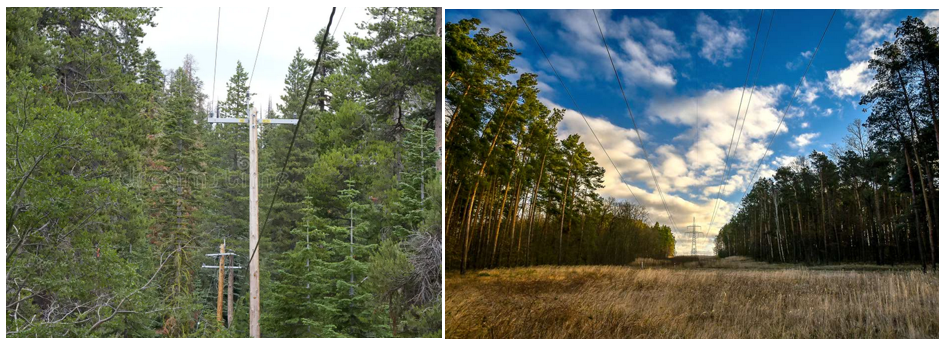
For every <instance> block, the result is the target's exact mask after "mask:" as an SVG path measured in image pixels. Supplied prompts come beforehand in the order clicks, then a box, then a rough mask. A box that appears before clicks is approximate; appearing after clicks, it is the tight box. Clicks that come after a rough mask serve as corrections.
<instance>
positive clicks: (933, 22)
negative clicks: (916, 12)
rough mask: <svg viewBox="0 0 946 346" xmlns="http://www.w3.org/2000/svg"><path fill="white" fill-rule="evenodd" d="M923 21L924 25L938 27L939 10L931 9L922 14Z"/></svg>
mask: <svg viewBox="0 0 946 346" xmlns="http://www.w3.org/2000/svg"><path fill="white" fill-rule="evenodd" d="M923 23H926V26H932V27H937V28H938V27H939V10H932V11H929V12H926V14H925V15H923Z"/></svg>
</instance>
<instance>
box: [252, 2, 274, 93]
mask: <svg viewBox="0 0 946 346" xmlns="http://www.w3.org/2000/svg"><path fill="white" fill-rule="evenodd" d="M268 21H269V7H267V8H266V18H264V19H263V30H262V31H260V33H259V45H257V46H256V57H255V58H253V71H251V72H250V83H249V84H247V85H249V86H253V75H254V74H256V61H257V60H259V51H260V48H261V47H263V34H265V33H266V22H268Z"/></svg>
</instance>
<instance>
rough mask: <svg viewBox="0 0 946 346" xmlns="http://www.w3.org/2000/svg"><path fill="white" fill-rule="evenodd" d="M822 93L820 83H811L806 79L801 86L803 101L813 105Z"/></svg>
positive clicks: (800, 91)
mask: <svg viewBox="0 0 946 346" xmlns="http://www.w3.org/2000/svg"><path fill="white" fill-rule="evenodd" d="M820 91H821V85H820V83H809V82H808V80H807V79H805V80H804V81H803V82H802V84H801V89H800V90H799V93H800V95H799V96H800V97H801V101H802V102H804V103H807V104H808V105H811V104H812V103H814V102H815V100H817V99H818V92H820Z"/></svg>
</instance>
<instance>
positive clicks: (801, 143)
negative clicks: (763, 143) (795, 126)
mask: <svg viewBox="0 0 946 346" xmlns="http://www.w3.org/2000/svg"><path fill="white" fill-rule="evenodd" d="M819 135H821V134H820V133H817V132H815V133H802V134H800V135H798V136H795V137H794V139H793V140H792V141H791V142H790V143H789V145H791V146H792V148H797V149H799V150H804V149H805V146H807V145H808V144H811V141H812V140H814V139H815V138H817V137H818V136H819Z"/></svg>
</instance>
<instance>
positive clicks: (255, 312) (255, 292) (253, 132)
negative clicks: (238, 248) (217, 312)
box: [207, 93, 299, 338]
mask: <svg viewBox="0 0 946 346" xmlns="http://www.w3.org/2000/svg"><path fill="white" fill-rule="evenodd" d="M246 96H247V100H249V98H250V95H249V93H247V95H246ZM256 116H257V112H256V110H255V109H251V105H249V104H247V106H246V118H218V117H211V118H208V119H207V121H208V122H211V123H237V124H243V123H249V125H250V126H249V130H250V140H249V142H250V150H249V151H250V162H249V166H250V167H249V168H250V175H249V176H250V227H249V229H250V251H249V253H250V264H249V267H250V275H249V276H250V321H249V322H250V337H253V338H258V337H260V326H259V318H260V291H259V257H260V254H259V249H258V246H259V245H258V243H259V152H258V151H259V147H258V146H257V144H256V139H257V138H256V137H257V132H258V131H259V128H258V126H259V125H258V121H257V119H256ZM262 123H263V124H288V125H298V124H299V119H263V120H262ZM254 250H255V252H254Z"/></svg>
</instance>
